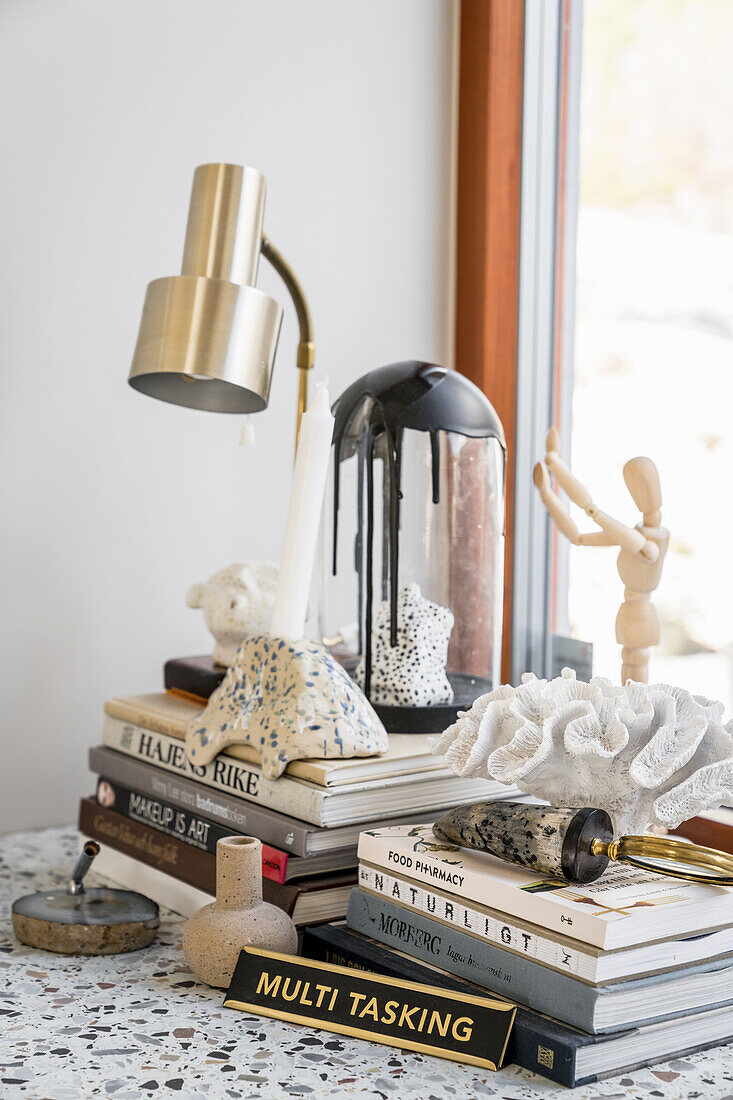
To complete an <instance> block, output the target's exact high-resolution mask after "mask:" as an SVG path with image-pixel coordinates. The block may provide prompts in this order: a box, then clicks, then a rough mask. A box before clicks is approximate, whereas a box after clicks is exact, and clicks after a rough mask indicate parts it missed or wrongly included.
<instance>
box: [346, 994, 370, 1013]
mask: <svg viewBox="0 0 733 1100" xmlns="http://www.w3.org/2000/svg"><path fill="white" fill-rule="evenodd" d="M349 996H350V997H351V1008H350V1009H349V1015H350V1016H353V1015H354V1014H355V1012H356V1010H357V1008H358V1007H359V1001H365V1000H366V993H349Z"/></svg>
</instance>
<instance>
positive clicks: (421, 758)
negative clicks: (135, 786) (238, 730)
mask: <svg viewBox="0 0 733 1100" xmlns="http://www.w3.org/2000/svg"><path fill="white" fill-rule="evenodd" d="M202 709H203V708H202V706H201V704H200V703H194V702H192V701H191V700H190V699H184V698H182V697H181V696H180V695H173V694H171V693H170V692H154V693H152V694H150V695H124V696H117V697H115V698H114V699H108V700H107V702H106V703H105V705H104V710H105V714H107V715H109V716H110V718H120V719H122V721H124V722H131V723H132V724H133V725H136V726H143V727H144V728H145V729H149V730H155V731H156V732H157V733H165V734H167V735H168V736H169V737H175V738H177V739H178V740H183V739H184V738H185V736H186V730H187V729H188V725H189V723H190V722H191V721H193V719H194V718H197V717H198V716H199V715H200V714H201V712H202ZM430 741H431V738H430V736H429V735H428V734H426V733H425V734H421V733H417V734H413V733H392V734H390V738H389V748H388V749H387V751H386V752H384V753H380V754H379V755H374V756H354V757H334V758H331V759H329V760H324V759H320V758H319V759H315V758H314V759H308V760H291V761H290V762H289V763H288V765H287V767H286V768H285V775H286V776H288V777H290V778H293V779H305V780H307V781H308V782H310V783H315V784H317V785H318V786H321V787H333V786H341V785H342V784H347V783H360V782H364V781H365V780H371V781H375V780H382V779H393V778H395V777H397V776H404V777H405V778H410V777H411V776H412V775H413V774H417V773H425V772H432V773H433V774H434V776H435V777H437V776H443V777H447V776H450V775H452V772H451V769H450V768H448V767H447V766H446V764H445V761H444V759H443V757H442V756H436V755H435V754H434V753H433V752H432V749H431V744H430ZM226 751H227V755H229V756H233V757H235V758H236V759H237V760H239V761H240V762H243V763H245V764H254V765H255V766H256V765H258V764H259V759H260V757H259V753H258V752H257V750H256V749H255V748H253V747H252V745H229V746H228V747H227V750H226Z"/></svg>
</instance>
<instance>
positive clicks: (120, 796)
mask: <svg viewBox="0 0 733 1100" xmlns="http://www.w3.org/2000/svg"><path fill="white" fill-rule="evenodd" d="M97 803H98V804H99V805H100V806H104V807H105V808H106V809H109V810H112V809H113V810H114V811H115V812H116V813H118V814H121V815H122V816H123V817H127V818H129V819H130V820H131V821H140V822H142V824H143V825H149V826H150V828H151V829H156V830H157V831H158V832H161V833H166V834H167V835H168V836H174V837H176V838H177V839H178V840H182V841H183V842H184V843H185V844H191V845H193V847H194V848H198V849H200V850H201V851H203V852H209V853H210V854H211V855H216V846H217V844H218V842H219V841H220V840H221V839H222V838H223V837H227V836H232V835H233V834H232V830H231V829H226V828H224V827H223V826H221V825H216V824H215V823H214V822H213V821H207V819H206V818H204V817H199V816H198V814H192V813H189V811H188V810H179V809H176V808H175V807H174V806H172V805H170V803H168V802H163V801H161V800H160V799H158V798H150V797H148V796H147V795H143V794H140V793H139V792H138V791H131V790H129V788H127V787H121V786H119V785H118V784H116V783H112V782H111V781H110V780H109V779H107V778H106V777H104V776H100V778H99V781H98V783H97ZM234 835H239V836H241V835H242V834H241V833H237V834H234ZM287 866H288V856H287V853H286V852H280V851H278V849H277V848H271V847H270V845H269V844H263V845H262V876H263V878H271V879H272V880H273V882H285V873H286V870H287Z"/></svg>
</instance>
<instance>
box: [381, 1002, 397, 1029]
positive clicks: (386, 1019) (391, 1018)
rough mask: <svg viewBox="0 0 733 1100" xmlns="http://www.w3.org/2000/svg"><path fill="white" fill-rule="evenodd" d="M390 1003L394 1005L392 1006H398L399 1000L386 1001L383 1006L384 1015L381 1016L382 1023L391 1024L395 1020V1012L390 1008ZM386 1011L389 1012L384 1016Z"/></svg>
mask: <svg viewBox="0 0 733 1100" xmlns="http://www.w3.org/2000/svg"><path fill="white" fill-rule="evenodd" d="M392 1005H394V1008H399V1006H400V1002H399V1001H387V1003H386V1005H385V1006H384V1011H385V1016H382V1023H383V1024H393V1023H394V1022H395V1020H396V1019H397V1015H396V1013H395V1010H394V1008H392ZM387 1013H389V1016H386V1014H387Z"/></svg>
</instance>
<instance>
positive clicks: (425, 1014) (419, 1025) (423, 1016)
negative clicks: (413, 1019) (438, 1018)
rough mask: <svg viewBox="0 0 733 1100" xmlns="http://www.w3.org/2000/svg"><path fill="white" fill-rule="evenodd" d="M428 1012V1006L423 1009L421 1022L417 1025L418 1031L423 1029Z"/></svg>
mask: <svg viewBox="0 0 733 1100" xmlns="http://www.w3.org/2000/svg"><path fill="white" fill-rule="evenodd" d="M427 1014H428V1010H427V1008H424V1009H423V1010H422V1016H421V1017H420V1023H419V1024H418V1025H417V1030H418V1031H422V1029H423V1024H424V1023H425V1017H426V1016H427Z"/></svg>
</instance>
